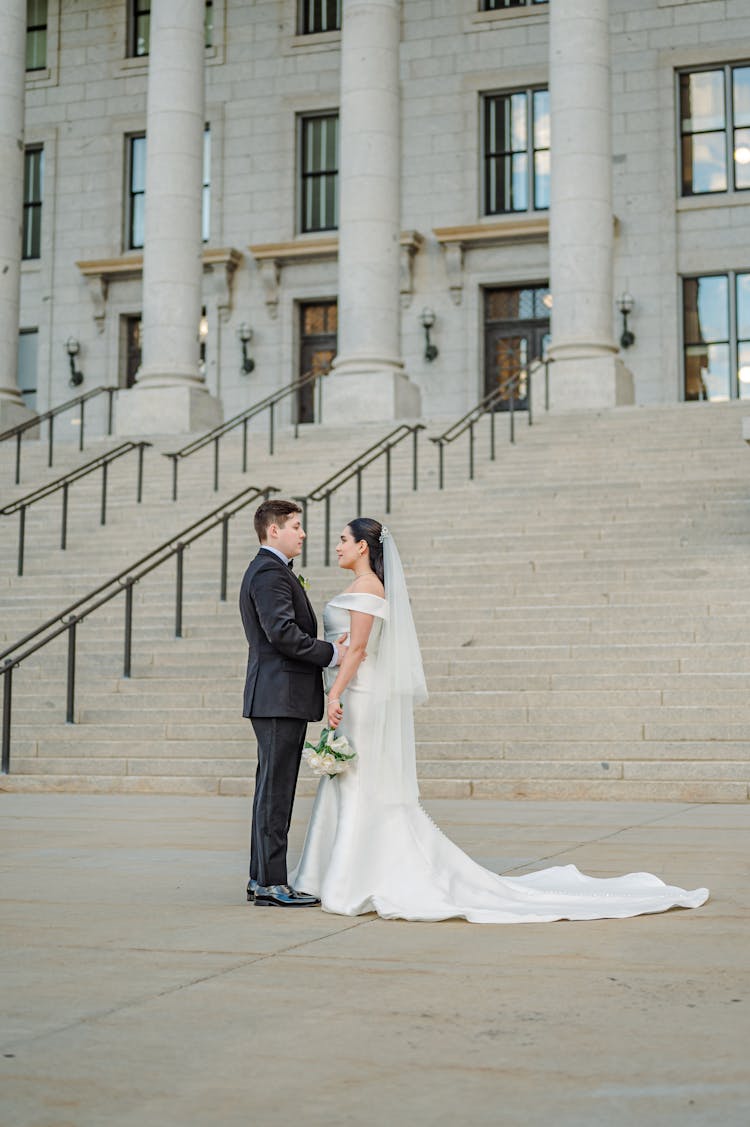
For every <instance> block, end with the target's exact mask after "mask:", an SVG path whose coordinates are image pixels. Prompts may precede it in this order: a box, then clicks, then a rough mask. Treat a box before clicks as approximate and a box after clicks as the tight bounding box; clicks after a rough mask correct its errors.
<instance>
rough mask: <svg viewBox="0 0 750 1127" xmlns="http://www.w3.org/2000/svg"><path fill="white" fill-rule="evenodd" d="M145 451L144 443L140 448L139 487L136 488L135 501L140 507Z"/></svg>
mask: <svg viewBox="0 0 750 1127" xmlns="http://www.w3.org/2000/svg"><path fill="white" fill-rule="evenodd" d="M145 449H146V447H145V446H144V445H143V443H141V444H140V446H139V447H138V485H137V486H136V491H135V499H136V502H137V504H139V505H140V503H141V501H142V500H143V452H144V450H145Z"/></svg>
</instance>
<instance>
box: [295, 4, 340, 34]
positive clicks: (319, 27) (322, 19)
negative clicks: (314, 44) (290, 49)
mask: <svg viewBox="0 0 750 1127" xmlns="http://www.w3.org/2000/svg"><path fill="white" fill-rule="evenodd" d="M297 27H298V29H299V34H300V35H314V34H315V33H316V32H320V31H339V30H340V28H341V0H299V15H298V19H297Z"/></svg>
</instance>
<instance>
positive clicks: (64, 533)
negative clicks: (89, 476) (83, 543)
mask: <svg viewBox="0 0 750 1127" xmlns="http://www.w3.org/2000/svg"><path fill="white" fill-rule="evenodd" d="M68 488H69V486H68V482H67V481H66V482H65V484H64V485H63V489H62V527H61V529H60V548H61V550H62V551H63V552H64V551H65V549H66V548H67V546H68Z"/></svg>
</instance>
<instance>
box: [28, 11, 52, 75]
mask: <svg viewBox="0 0 750 1127" xmlns="http://www.w3.org/2000/svg"><path fill="white" fill-rule="evenodd" d="M46 66H47V0H26V70H44V68H45V67H46Z"/></svg>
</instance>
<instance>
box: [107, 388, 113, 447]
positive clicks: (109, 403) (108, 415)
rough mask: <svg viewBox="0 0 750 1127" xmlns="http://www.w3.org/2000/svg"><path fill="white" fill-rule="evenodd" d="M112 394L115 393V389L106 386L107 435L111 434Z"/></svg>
mask: <svg viewBox="0 0 750 1127" xmlns="http://www.w3.org/2000/svg"><path fill="white" fill-rule="evenodd" d="M114 394H115V389H114V388H113V387H108V388H107V398H108V399H109V402H108V404H107V434H108V435H111V434H112V398H113V396H114Z"/></svg>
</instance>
